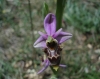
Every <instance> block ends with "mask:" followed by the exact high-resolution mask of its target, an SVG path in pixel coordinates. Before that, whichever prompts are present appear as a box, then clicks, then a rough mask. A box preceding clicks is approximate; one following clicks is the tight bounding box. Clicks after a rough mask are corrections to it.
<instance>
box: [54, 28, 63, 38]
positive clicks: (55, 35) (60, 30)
mask: <svg viewBox="0 0 100 79" xmlns="http://www.w3.org/2000/svg"><path fill="white" fill-rule="evenodd" d="M60 32H62V28H61V29H59V30H58V31H57V32H56V33H55V34H54V35H53V37H54V38H55V37H57V36H58V35H59V34H60Z"/></svg>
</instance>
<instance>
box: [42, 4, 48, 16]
mask: <svg viewBox="0 0 100 79" xmlns="http://www.w3.org/2000/svg"><path fill="white" fill-rule="evenodd" d="M48 12H49V8H48V5H47V4H46V3H44V4H43V9H42V15H43V18H44V17H45V16H46V15H47V14H48Z"/></svg>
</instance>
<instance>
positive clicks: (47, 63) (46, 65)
mask: <svg viewBox="0 0 100 79" xmlns="http://www.w3.org/2000/svg"><path fill="white" fill-rule="evenodd" d="M49 65H50V62H49V61H48V60H47V61H46V64H45V66H44V67H43V68H42V69H41V70H40V71H39V72H38V74H40V73H41V72H43V71H44V70H46V69H47V68H48V66H49Z"/></svg>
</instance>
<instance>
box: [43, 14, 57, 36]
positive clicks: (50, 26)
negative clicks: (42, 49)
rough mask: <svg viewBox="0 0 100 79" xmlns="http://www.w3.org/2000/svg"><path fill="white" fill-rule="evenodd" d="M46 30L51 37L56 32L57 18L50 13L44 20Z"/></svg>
mask: <svg viewBox="0 0 100 79" xmlns="http://www.w3.org/2000/svg"><path fill="white" fill-rule="evenodd" d="M44 29H45V31H46V32H47V34H48V35H49V36H52V35H53V34H54V33H55V31H56V17H55V15H54V14H52V13H49V14H48V15H47V16H46V17H45V19H44Z"/></svg>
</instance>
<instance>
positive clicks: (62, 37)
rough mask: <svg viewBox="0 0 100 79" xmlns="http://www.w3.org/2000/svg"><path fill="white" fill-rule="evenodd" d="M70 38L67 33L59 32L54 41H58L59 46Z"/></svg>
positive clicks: (69, 34) (70, 35)
mask: <svg viewBox="0 0 100 79" xmlns="http://www.w3.org/2000/svg"><path fill="white" fill-rule="evenodd" d="M71 37H72V34H71V33H67V32H63V31H62V32H60V33H59V35H58V36H56V37H55V39H56V40H57V41H58V43H59V44H61V43H63V42H64V41H66V40H68V39H70V38H71Z"/></svg>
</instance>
